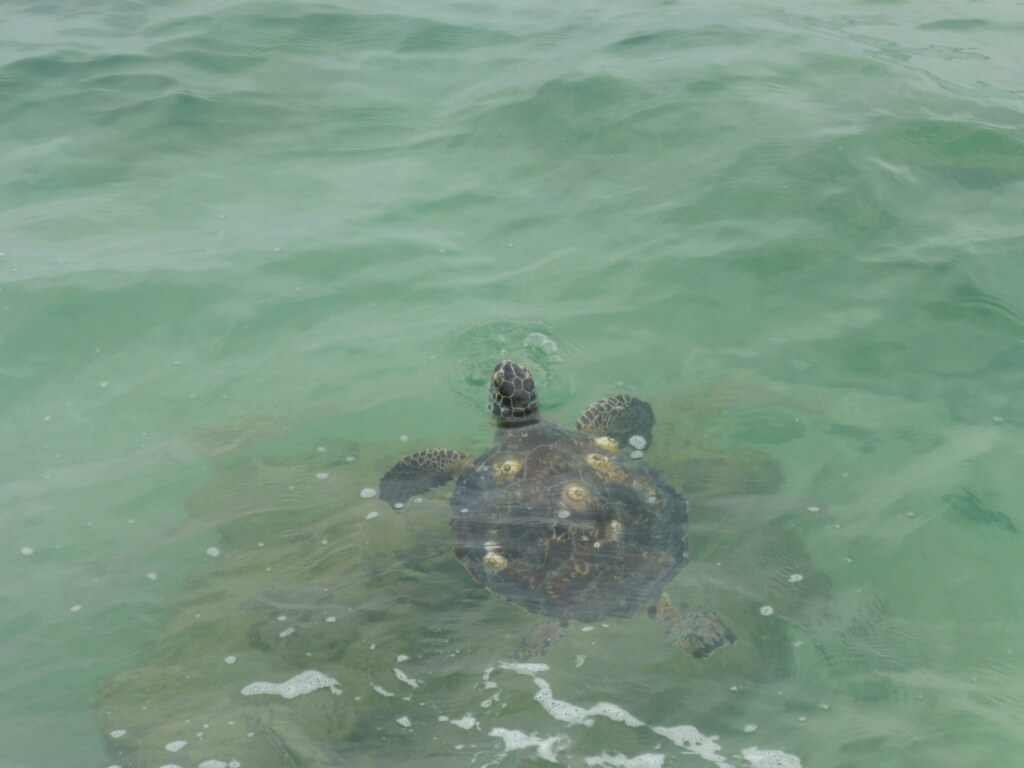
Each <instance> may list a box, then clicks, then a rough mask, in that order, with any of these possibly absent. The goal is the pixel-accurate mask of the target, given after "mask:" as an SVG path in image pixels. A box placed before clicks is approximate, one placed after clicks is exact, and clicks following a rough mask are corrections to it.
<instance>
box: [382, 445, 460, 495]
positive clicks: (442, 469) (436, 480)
mask: <svg viewBox="0 0 1024 768" xmlns="http://www.w3.org/2000/svg"><path fill="white" fill-rule="evenodd" d="M472 463H473V457H472V456H467V455H466V454H464V453H459V452H458V451H449V450H447V449H445V448H431V449H430V450H429V451H416V453H410V454H409V455H408V456H406V457H405V458H403V459H402V460H401V461H399V462H398V463H397V464H395V466H393V467H392V468H391V469H389V470H388V471H387V472H385V473H384V477H382V478H381V479H380V497H381V498H382V499H383V500H384V501H386V502H387V503H388V504H391V505H392V506H394V505H396V504H404V503H405V502H406V501H407V500H408V499H409V497H410V496H415V495H416V494H418V493H424V492H426V491H429V490H430V489H431V488H436V487H437V486H439V485H444V484H445V483H447V482H448V481H449V480H451V479H452V478H453V477H456V476H457V475H458V474H459V473H460V472H462V471H463V470H465V469H466V468H468V467H469V466H470V465H471V464H472Z"/></svg>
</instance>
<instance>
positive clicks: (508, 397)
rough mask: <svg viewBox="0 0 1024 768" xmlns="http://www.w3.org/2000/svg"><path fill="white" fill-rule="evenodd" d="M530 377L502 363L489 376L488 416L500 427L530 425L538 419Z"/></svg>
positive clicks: (519, 367) (522, 370) (504, 361)
mask: <svg viewBox="0 0 1024 768" xmlns="http://www.w3.org/2000/svg"><path fill="white" fill-rule="evenodd" d="M539 408H540V404H539V403H538V402H537V391H536V388H535V386H534V383H533V374H531V373H530V371H529V370H528V369H526V368H524V367H523V366H521V365H519V364H517V363H513V362H512V361H511V360H502V361H501V362H500V363H498V364H497V365H496V366H494V373H492V374H491V414H492V415H493V416H494V418H495V419H497V421H498V425H499V426H502V427H515V426H520V425H523V424H531V423H533V422H535V421H537V420H538V419H539V418H540V415H539V413H538V409H539Z"/></svg>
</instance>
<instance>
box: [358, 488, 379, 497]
mask: <svg viewBox="0 0 1024 768" xmlns="http://www.w3.org/2000/svg"><path fill="white" fill-rule="evenodd" d="M376 495H377V489H376V488H363V490H361V491H360V492H359V496H360V498H363V499H372V498H373V497H374V496H376Z"/></svg>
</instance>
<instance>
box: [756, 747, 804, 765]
mask: <svg viewBox="0 0 1024 768" xmlns="http://www.w3.org/2000/svg"><path fill="white" fill-rule="evenodd" d="M741 754H742V755H743V759H744V760H746V761H747V762H748V763H750V766H751V768H801V766H802V763H801V762H800V758H799V757H797V756H796V755H790V754H787V753H785V752H780V751H779V750H777V749H758V748H757V747H747V748H746V749H744V750H743V752H742V753H741Z"/></svg>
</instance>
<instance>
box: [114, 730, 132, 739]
mask: <svg viewBox="0 0 1024 768" xmlns="http://www.w3.org/2000/svg"><path fill="white" fill-rule="evenodd" d="M126 733H128V731H126V730H125V729H124V728H115V729H114V730H113V731H111V732H110V735H111V736H112V737H113V738H115V739H120V738H121V737H122V736H124V735H125V734H126Z"/></svg>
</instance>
